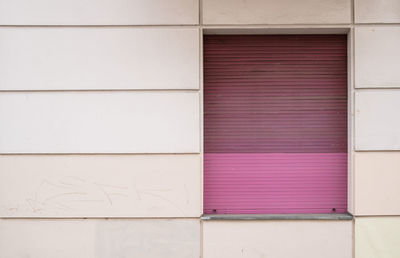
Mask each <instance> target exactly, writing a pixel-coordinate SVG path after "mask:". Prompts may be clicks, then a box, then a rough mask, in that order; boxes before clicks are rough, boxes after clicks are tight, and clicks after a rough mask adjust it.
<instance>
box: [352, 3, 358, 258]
mask: <svg viewBox="0 0 400 258" xmlns="http://www.w3.org/2000/svg"><path fill="white" fill-rule="evenodd" d="M354 3H355V0H352V11H353V12H352V13H353V20H352V26H351V48H352V51H351V67H352V71H351V74H352V78H351V83H352V87H351V90H352V101H353V105H352V111H351V112H352V113H353V116H352V118H353V119H352V131H353V132H352V165H351V170H352V179H351V184H352V188H353V189H352V191H353V193H352V202H353V214H354V215H355V214H356V213H357V209H356V201H355V200H356V182H355V181H356V166H355V162H356V157H355V146H356V145H355V144H356V140H355V138H356V125H355V121H356V117H355V116H356V113H355V109H356V101H355V100H356V97H355V91H356V85H355V70H356V63H355V51H356V48H355V40H356V38H355V25H354V19H355V18H354V13H355V10H354V8H355V4H354ZM355 220H356V217H355V216H354V218H353V228H352V234H353V236H352V249H353V252H352V256H353V258H356V234H355V232H356V229H355V228H356V224H355Z"/></svg>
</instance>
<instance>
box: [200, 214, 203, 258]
mask: <svg viewBox="0 0 400 258" xmlns="http://www.w3.org/2000/svg"><path fill="white" fill-rule="evenodd" d="M203 239H204V237H203V221H202V220H200V258H203V256H204V254H203V246H204V243H203Z"/></svg>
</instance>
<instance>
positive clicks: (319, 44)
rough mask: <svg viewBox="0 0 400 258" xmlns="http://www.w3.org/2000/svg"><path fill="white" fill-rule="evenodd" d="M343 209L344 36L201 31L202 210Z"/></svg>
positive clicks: (344, 144) (345, 188) (344, 163)
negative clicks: (242, 33)
mask: <svg viewBox="0 0 400 258" xmlns="http://www.w3.org/2000/svg"><path fill="white" fill-rule="evenodd" d="M346 211H347V37H346V35H205V36H204V213H205V214H288V213H345V212H346Z"/></svg>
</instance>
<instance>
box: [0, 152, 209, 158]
mask: <svg viewBox="0 0 400 258" xmlns="http://www.w3.org/2000/svg"><path fill="white" fill-rule="evenodd" d="M200 154H201V153H200V152H185V153H40V152H39V153H0V157H1V156H40V155H43V156H50V155H57V156H71V155H76V156H79V155H82V156H84V155H87V156H121V155H124V156H134V155H136V156H139V155H146V156H151V155H153V156H155V155H176V156H178V155H200Z"/></svg>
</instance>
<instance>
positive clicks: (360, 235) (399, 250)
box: [355, 217, 400, 258]
mask: <svg viewBox="0 0 400 258" xmlns="http://www.w3.org/2000/svg"><path fill="white" fill-rule="evenodd" d="M355 257H356V258H377V257H379V258H394V257H400V217H374V218H356V220H355Z"/></svg>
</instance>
